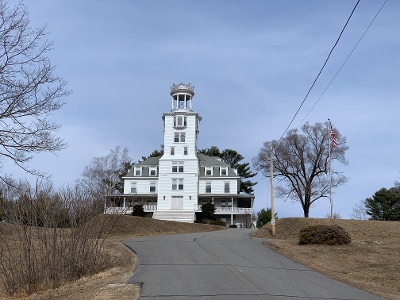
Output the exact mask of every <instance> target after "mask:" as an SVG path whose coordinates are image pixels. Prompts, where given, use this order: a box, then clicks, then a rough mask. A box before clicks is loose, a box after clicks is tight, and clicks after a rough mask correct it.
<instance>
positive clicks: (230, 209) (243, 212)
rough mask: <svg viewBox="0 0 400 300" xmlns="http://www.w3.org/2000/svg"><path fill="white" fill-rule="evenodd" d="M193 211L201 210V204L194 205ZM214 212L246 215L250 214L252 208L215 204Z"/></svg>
mask: <svg viewBox="0 0 400 300" xmlns="http://www.w3.org/2000/svg"><path fill="white" fill-rule="evenodd" d="M195 211H197V212H201V205H196V207H195ZM214 213H215V214H217V215H218V214H219V215H222V214H237V215H247V214H252V213H253V209H252V208H244V207H222V206H217V207H215V212H214Z"/></svg>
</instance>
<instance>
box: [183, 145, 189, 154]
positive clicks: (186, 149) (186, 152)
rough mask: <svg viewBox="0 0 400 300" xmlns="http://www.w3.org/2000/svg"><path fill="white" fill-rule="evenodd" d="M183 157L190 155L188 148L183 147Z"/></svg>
mask: <svg viewBox="0 0 400 300" xmlns="http://www.w3.org/2000/svg"><path fill="white" fill-rule="evenodd" d="M183 155H188V147H183Z"/></svg>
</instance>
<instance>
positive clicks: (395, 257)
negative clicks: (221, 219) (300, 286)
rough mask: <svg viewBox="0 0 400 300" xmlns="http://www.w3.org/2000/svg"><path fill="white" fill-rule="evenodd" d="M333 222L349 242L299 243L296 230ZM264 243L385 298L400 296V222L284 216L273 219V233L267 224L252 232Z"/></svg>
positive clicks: (322, 271)
mask: <svg viewBox="0 0 400 300" xmlns="http://www.w3.org/2000/svg"><path fill="white" fill-rule="evenodd" d="M332 222H333V224H336V225H339V226H341V227H343V228H344V229H346V231H347V232H348V233H349V234H350V236H351V239H352V242H351V244H349V245H340V246H327V245H299V244H298V234H299V231H300V230H301V229H302V228H304V227H307V226H310V225H317V224H332ZM254 236H256V237H262V238H269V239H271V240H269V241H268V242H266V245H267V246H268V247H270V248H272V249H274V250H276V251H277V252H279V253H281V254H283V255H285V256H287V257H289V258H291V259H293V260H295V261H298V262H300V263H302V264H304V265H306V266H308V267H310V268H312V269H314V270H317V271H319V272H321V273H324V274H326V275H328V276H330V277H332V278H336V279H338V280H340V281H342V282H346V283H348V284H350V285H352V286H355V287H358V288H360V289H363V290H366V291H369V292H371V293H373V294H376V295H379V296H381V297H384V298H386V299H390V300H398V299H400V222H382V221H359V220H330V219H304V218H285V219H277V220H276V236H275V237H274V238H273V237H272V236H271V225H270V224H267V225H265V226H264V227H263V228H260V229H259V230H257V232H255V233H254Z"/></svg>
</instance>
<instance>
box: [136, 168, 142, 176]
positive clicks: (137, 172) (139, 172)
mask: <svg viewBox="0 0 400 300" xmlns="http://www.w3.org/2000/svg"><path fill="white" fill-rule="evenodd" d="M135 176H142V167H135Z"/></svg>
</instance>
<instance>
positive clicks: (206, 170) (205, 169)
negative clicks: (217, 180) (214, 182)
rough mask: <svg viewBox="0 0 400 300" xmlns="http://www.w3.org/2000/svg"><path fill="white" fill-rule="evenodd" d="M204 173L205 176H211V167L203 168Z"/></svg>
mask: <svg viewBox="0 0 400 300" xmlns="http://www.w3.org/2000/svg"><path fill="white" fill-rule="evenodd" d="M204 173H205V175H206V176H212V175H213V167H204Z"/></svg>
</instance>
